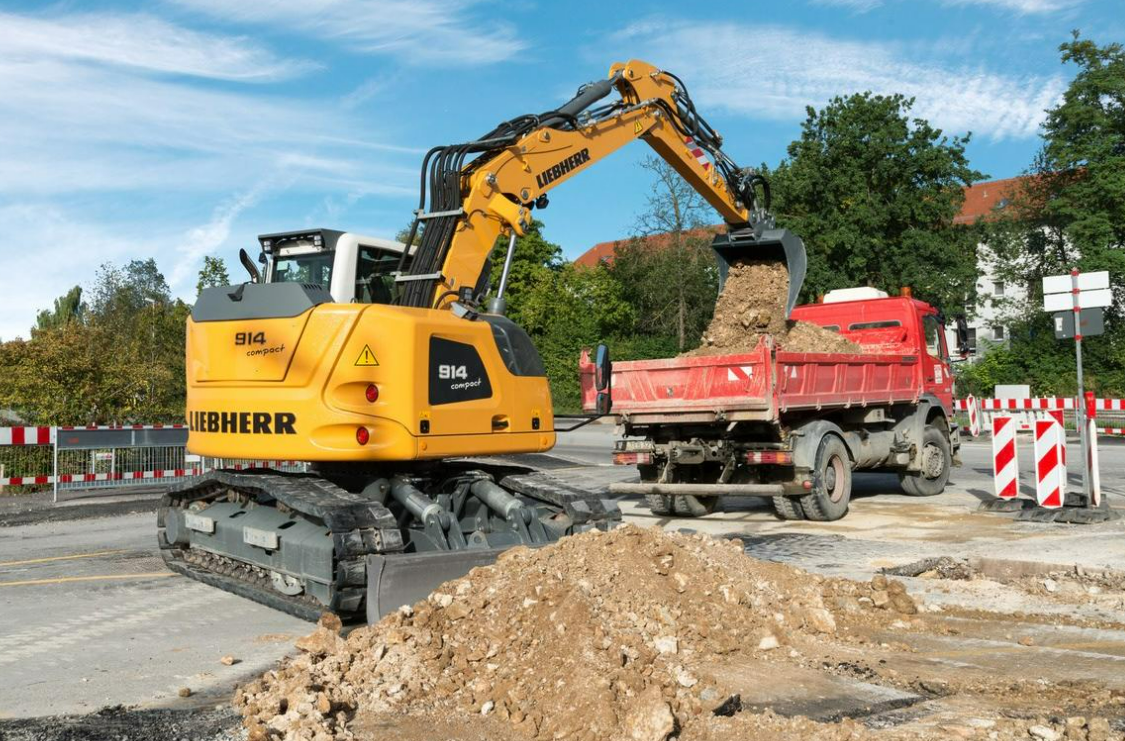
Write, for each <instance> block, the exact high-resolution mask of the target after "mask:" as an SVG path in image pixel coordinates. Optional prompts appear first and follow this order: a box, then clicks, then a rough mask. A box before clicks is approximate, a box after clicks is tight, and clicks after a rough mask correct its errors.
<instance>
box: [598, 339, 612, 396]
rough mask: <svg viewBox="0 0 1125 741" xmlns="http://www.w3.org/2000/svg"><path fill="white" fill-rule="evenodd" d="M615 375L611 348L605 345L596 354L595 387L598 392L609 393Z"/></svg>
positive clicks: (599, 347)
mask: <svg viewBox="0 0 1125 741" xmlns="http://www.w3.org/2000/svg"><path fill="white" fill-rule="evenodd" d="M612 375H613V363H612V362H611V361H610V359H609V348H608V347H606V345H605V344H604V343H603V344H601V345H598V349H597V351H596V352H595V353H594V387H595V388H596V389H597V390H598V391H609V384H610V379H611V377H612Z"/></svg>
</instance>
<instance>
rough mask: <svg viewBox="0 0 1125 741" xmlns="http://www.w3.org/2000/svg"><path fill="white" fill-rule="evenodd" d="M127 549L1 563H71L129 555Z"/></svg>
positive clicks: (21, 564)
mask: <svg viewBox="0 0 1125 741" xmlns="http://www.w3.org/2000/svg"><path fill="white" fill-rule="evenodd" d="M127 552H128V551H126V550H125V549H118V550H116V551H94V552H93V553H76V554H74V555H73V556H48V557H47V558H29V559H27V560H26V561H0V566H24V565H25V564H29V563H47V562H48V561H69V560H71V559H75V558H94V557H95V556H113V555H116V554H118V553H127Z"/></svg>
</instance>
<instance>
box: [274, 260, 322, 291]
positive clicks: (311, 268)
mask: <svg viewBox="0 0 1125 741" xmlns="http://www.w3.org/2000/svg"><path fill="white" fill-rule="evenodd" d="M270 282H271V283H316V284H318V285H320V286H321V287H322V288H324V290H328V289H329V287H330V286H331V285H332V253H331V252H308V253H305V254H303V255H278V256H277V257H275V258H274V263H273V273H272V276H271V278H270Z"/></svg>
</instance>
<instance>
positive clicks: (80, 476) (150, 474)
mask: <svg viewBox="0 0 1125 741" xmlns="http://www.w3.org/2000/svg"><path fill="white" fill-rule="evenodd" d="M298 463H299V462H298V461H253V462H252V463H236V464H234V465H232V466H227V468H232V469H234V470H236V471H247V470H251V469H255V468H281V467H282V466H295V465H298ZM207 470H210V469H207ZM203 472H204V469H203V468H165V469H158V470H155V471H115V472H113V473H64V474H61V475H59V476H9V477H7V478H0V486H23V485H30V484H54V483H59V484H79V483H87V482H91V481H137V480H140V479H169V478H184V477H187V476H198V475H200V474H201V473H203Z"/></svg>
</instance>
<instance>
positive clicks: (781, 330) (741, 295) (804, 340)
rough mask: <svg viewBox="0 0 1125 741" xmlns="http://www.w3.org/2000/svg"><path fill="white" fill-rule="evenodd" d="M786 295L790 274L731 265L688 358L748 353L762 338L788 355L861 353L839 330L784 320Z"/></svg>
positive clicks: (767, 263) (773, 265)
mask: <svg viewBox="0 0 1125 741" xmlns="http://www.w3.org/2000/svg"><path fill="white" fill-rule="evenodd" d="M788 297H789V271H788V270H787V269H786V267H785V263H782V262H777V261H774V260H742V261H739V262H735V263H732V264H731V266H730V270H729V272H728V273H727V279H726V282H725V283H724V284H723V292H722V293H721V294H719V299H718V301H717V302H716V303H715V316H714V317H713V318H712V319H711V323H710V325H708V327H707V330H706V331H705V332H704V333H703V339H702V342H701V344H700V346H699V347H698V348H696V349H694V350H691V351H690V352H687V353H685V354H684V355H685V356H688V357H700V356H706V355H730V354H734V353H743V352H751V351H753V350H754V349H755V348H756V347H757V346H758V343H759V342H760V341H761V338H762V337H763V336H765V335H769V336H771V337H773V341H774V344H775V345H777V346H779V347H781V348H783V349H785V350H789V351H792V352H862V348H860V346H859V345H857V344H855V343H854V342H852V341H850V340H848V339H845V338H844V337H843V336H841V335H840V334H839V333H838V332H833V331H832V330H830V329H825V328H824V327H820V326H818V325H816V324H810V323H808V322H792V321H787V320H786V319H785V307H786V302H787V301H788Z"/></svg>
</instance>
